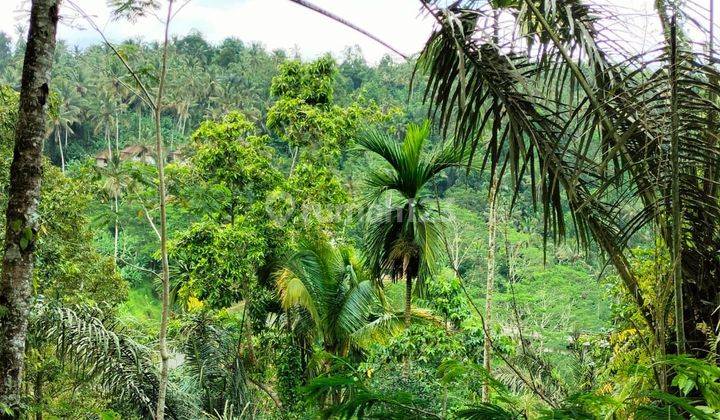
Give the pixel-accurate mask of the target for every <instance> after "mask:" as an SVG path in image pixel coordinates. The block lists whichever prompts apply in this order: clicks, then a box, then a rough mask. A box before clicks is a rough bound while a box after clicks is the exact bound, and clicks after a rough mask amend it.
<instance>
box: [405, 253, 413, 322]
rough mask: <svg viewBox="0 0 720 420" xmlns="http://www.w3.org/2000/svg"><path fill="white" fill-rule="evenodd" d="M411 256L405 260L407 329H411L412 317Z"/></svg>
mask: <svg viewBox="0 0 720 420" xmlns="http://www.w3.org/2000/svg"><path fill="white" fill-rule="evenodd" d="M409 264H410V256H408V255H406V256H405V257H404V258H403V275H404V277H405V328H410V316H411V314H412V278H411V277H410V273H409V272H408V265H409Z"/></svg>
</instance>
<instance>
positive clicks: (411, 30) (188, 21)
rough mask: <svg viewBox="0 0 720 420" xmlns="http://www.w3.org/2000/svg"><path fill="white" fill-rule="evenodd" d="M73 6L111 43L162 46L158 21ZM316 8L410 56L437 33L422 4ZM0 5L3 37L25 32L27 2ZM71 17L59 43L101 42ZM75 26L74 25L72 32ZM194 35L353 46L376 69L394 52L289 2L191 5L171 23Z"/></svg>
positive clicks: (303, 48) (374, 1) (368, 1)
mask: <svg viewBox="0 0 720 420" xmlns="http://www.w3.org/2000/svg"><path fill="white" fill-rule="evenodd" d="M73 1H74V2H75V3H76V4H77V5H78V6H80V7H81V8H83V9H84V10H85V11H86V12H88V13H89V14H91V15H93V16H95V20H96V22H97V23H98V24H99V25H100V26H101V27H102V28H103V29H104V31H105V32H106V34H107V35H108V37H109V38H110V39H111V40H112V41H121V40H124V39H127V38H135V37H142V38H143V39H145V40H156V39H160V37H161V35H162V25H161V24H160V23H159V22H158V20H157V19H156V18H154V17H148V18H145V19H142V20H139V21H138V22H136V23H134V24H132V23H128V22H126V21H122V22H113V21H110V20H109V19H108V16H109V9H108V7H107V5H106V0H73ZM313 3H315V4H317V5H318V6H321V7H323V8H326V9H327V10H330V11H332V12H334V13H336V14H338V15H340V16H342V17H345V18H347V19H348V20H351V21H352V22H353V23H355V24H357V25H358V26H360V27H362V28H363V29H366V30H367V31H369V32H371V33H373V34H375V35H376V36H378V37H380V38H382V39H384V40H386V41H387V42H388V43H390V44H392V45H393V46H394V47H395V48H396V49H398V50H400V51H402V52H404V53H406V54H412V53H415V52H418V51H419V50H420V49H421V48H422V46H423V43H424V42H425V40H427V37H428V35H429V33H430V30H431V28H432V24H431V21H430V20H429V19H427V18H425V17H423V16H421V15H420V14H419V4H420V3H419V2H418V1H417V0H313ZM178 4H180V2H178ZM0 5H1V6H0V31H3V32H6V33H8V34H9V35H11V36H13V37H16V32H17V31H16V29H15V28H16V26H17V25H18V24H25V25H27V23H26V22H27V19H28V14H27V10H28V9H29V1H28V0H0ZM23 10H24V12H23ZM68 13H69V11H68V7H67V6H66V7H65V13H64V14H65V23H64V25H61V27H60V29H59V35H58V37H59V38H60V39H64V40H66V41H67V42H68V43H69V44H71V45H74V44H76V45H80V46H86V45H88V44H92V43H95V42H98V36H97V34H96V33H94V32H93V31H92V30H89V29H84V30H83V29H80V28H77V27H76V26H78V25H80V24H81V23H82V22H81V21H80V20H78V19H74V20H73V19H71V16H69V15H68ZM71 21H73V22H75V24H74V25H70V24H69V23H70V22H71ZM85 26H87V25H85ZM192 30H198V31H200V32H202V34H203V36H204V37H205V39H207V40H208V41H210V42H213V43H217V42H219V41H221V40H222V39H224V38H226V37H230V36H233V37H237V38H240V39H242V40H243V41H260V42H261V43H262V44H264V45H265V46H266V47H268V48H270V49H276V48H282V49H286V50H292V49H294V48H295V47H297V48H298V50H299V51H300V53H301V54H302V55H303V56H304V57H306V58H312V57H316V56H318V55H321V54H323V53H325V52H328V51H330V52H332V53H333V54H336V55H339V54H340V53H341V52H342V50H343V49H345V48H346V47H347V46H351V45H355V44H357V45H359V46H360V47H361V48H362V51H363V53H364V55H365V57H366V58H367V59H368V60H369V61H371V62H376V61H377V60H378V59H379V58H380V57H382V56H383V55H384V54H386V53H388V52H389V51H388V50H387V49H385V48H384V47H382V46H380V45H378V44H377V43H375V42H374V41H371V40H368V39H367V38H365V37H364V36H362V35H360V34H358V33H356V32H354V31H352V30H350V29H348V28H346V27H344V26H342V25H340V24H338V23H336V22H333V21H331V20H329V19H327V18H325V17H323V16H321V15H319V14H317V13H315V12H313V11H310V10H307V9H305V8H303V7H301V6H298V5H296V4H294V3H291V2H290V1H288V0H192V1H191V2H190V3H189V4H188V5H187V6H186V7H185V8H183V9H182V10H181V11H180V13H179V14H178V15H177V17H176V19H175V20H174V21H173V26H172V32H173V34H177V35H185V34H187V33H189V32H190V31H192Z"/></svg>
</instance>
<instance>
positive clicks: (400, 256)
mask: <svg viewBox="0 0 720 420" xmlns="http://www.w3.org/2000/svg"><path fill="white" fill-rule="evenodd" d="M429 137H430V123H429V122H427V121H426V122H424V123H423V124H421V125H416V124H410V125H408V127H407V132H406V134H405V138H404V140H403V142H402V143H398V142H397V141H396V140H395V139H394V138H392V137H390V136H388V135H387V134H385V133H382V132H380V131H371V132H369V133H368V134H366V135H365V136H364V137H363V138H361V139H360V140H359V141H358V143H359V144H360V146H361V147H363V148H364V149H366V150H368V151H370V152H372V153H374V154H375V155H377V156H379V157H380V158H382V160H383V161H384V162H385V163H386V165H383V166H382V167H379V168H376V169H373V170H371V171H370V172H369V174H368V176H367V180H366V184H367V191H366V205H367V208H368V210H369V211H370V212H372V213H373V214H371V215H370V216H369V217H368V222H367V226H366V227H367V230H366V231H367V237H366V239H367V241H366V245H367V249H366V253H367V258H368V261H369V263H370V266H371V267H372V269H373V271H374V274H375V278H377V279H381V278H382V276H383V275H388V276H390V277H391V278H392V279H398V278H400V277H405V280H406V297H405V298H406V302H405V303H406V307H405V315H406V316H405V318H406V323H409V314H410V300H411V293H412V281H413V279H416V280H418V281H420V283H419V284H420V285H422V280H423V278H424V277H425V276H426V275H427V274H429V272H430V268H431V267H432V264H433V262H434V261H435V259H436V256H437V253H438V250H439V248H440V247H441V245H442V237H441V235H442V229H441V226H442V221H441V219H440V217H439V216H440V215H439V212H438V210H437V209H433V208H432V206H430V205H428V203H427V201H428V200H427V199H428V198H429V197H430V186H431V185H430V184H431V181H433V179H434V178H435V176H436V175H438V174H439V173H440V172H442V171H443V170H445V169H447V168H449V167H453V166H460V165H464V164H466V158H465V154H464V152H463V151H462V150H458V148H453V147H447V146H443V147H440V148H438V149H436V150H434V151H432V152H430V153H425V152H423V147H424V146H425V143H426V141H427V139H428V138H429ZM384 197H387V198H388V205H387V206H377V205H375V204H378V203H379V201H380V199H382V198H384ZM416 289H417V288H416Z"/></svg>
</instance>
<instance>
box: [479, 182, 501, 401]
mask: <svg viewBox="0 0 720 420" xmlns="http://www.w3.org/2000/svg"><path fill="white" fill-rule="evenodd" d="M491 182H492V185H491V187H490V199H489V209H488V212H489V214H488V225H487V226H488V252H487V283H486V285H485V325H487V328H486V334H490V331H491V326H490V320H491V317H492V296H493V289H494V283H495V236H496V231H497V192H498V191H497V190H498V183H499V179H498V177H496V176H493V180H492V181H491ZM491 358H492V347H491V345H490V338H489V337H485V339H484V340H483V368H485V371H486V372H487V374H488V375H489V374H490V369H491V363H490V362H491ZM482 401H483V402H490V387H489V384H488V381H484V382H483V386H482Z"/></svg>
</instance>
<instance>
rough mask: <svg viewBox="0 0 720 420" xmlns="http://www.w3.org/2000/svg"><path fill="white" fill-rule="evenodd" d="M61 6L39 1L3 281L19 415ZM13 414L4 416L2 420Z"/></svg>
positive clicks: (5, 347)
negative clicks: (51, 79) (49, 99)
mask: <svg viewBox="0 0 720 420" xmlns="http://www.w3.org/2000/svg"><path fill="white" fill-rule="evenodd" d="M58 9H59V4H58V1H57V0H34V1H33V2H32V6H31V11H30V30H29V33H28V42H27V46H26V49H25V59H24V62H23V71H22V83H21V89H20V107H19V111H18V118H17V125H16V127H15V149H14V153H13V160H12V164H11V166H10V186H9V191H8V204H7V209H6V213H5V216H6V219H5V220H6V221H7V227H6V229H5V241H4V253H3V260H2V275H1V276H0V307H2V308H3V311H2V315H1V316H0V343H2V344H0V366H2V369H0V402H1V403H3V404H4V405H5V406H6V407H8V408H10V409H12V410H15V411H17V413H16V414H17V415H18V416H19V414H20V412H19V411H20V410H21V405H20V390H21V382H22V377H23V370H24V367H25V366H24V356H25V341H26V336H27V325H28V319H27V317H28V312H29V310H30V293H31V289H30V285H31V281H32V277H33V268H34V256H35V240H36V238H37V236H36V234H37V232H38V228H39V223H38V220H39V218H38V217H37V208H38V202H39V200H40V183H41V180H42V144H43V140H44V139H45V137H46V132H45V127H46V125H45V124H46V112H45V111H46V105H47V100H48V94H49V91H50V90H49V87H48V86H49V84H50V70H51V69H52V64H53V54H54V52H55V34H56V32H57V23H58ZM13 417H15V416H14V415H10V414H7V413H4V412H3V413H2V414H0V418H3V419H5V418H13Z"/></svg>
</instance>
